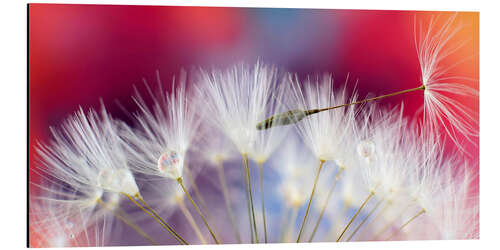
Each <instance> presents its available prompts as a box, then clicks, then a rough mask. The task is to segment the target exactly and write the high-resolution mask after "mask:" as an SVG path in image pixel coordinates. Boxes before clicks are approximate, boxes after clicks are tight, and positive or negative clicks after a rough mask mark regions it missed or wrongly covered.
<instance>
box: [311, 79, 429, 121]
mask: <svg viewBox="0 0 500 250" xmlns="http://www.w3.org/2000/svg"><path fill="white" fill-rule="evenodd" d="M417 90H425V86H424V85H422V86H420V87H417V88H412V89H405V90H401V91H397V92H393V93H390V94H386V95H381V96H376V97H372V98H367V99H364V100H361V101H356V102H351V103H346V104H341V105H337V106H333V107H328V108H322V109H312V110H307V111H306V114H307V115H312V114H315V113H319V112H322V111H326V110H332V109H337V108H342V107H346V106H350V105H355V104H362V103H365V102H370V101H375V100H379V99H382V98H386V97H390V96H395V95H401V94H405V93H409V92H413V91H417Z"/></svg>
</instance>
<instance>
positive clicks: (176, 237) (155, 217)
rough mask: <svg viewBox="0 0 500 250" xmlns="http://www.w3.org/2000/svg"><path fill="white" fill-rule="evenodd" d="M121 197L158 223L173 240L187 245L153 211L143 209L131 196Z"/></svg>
mask: <svg viewBox="0 0 500 250" xmlns="http://www.w3.org/2000/svg"><path fill="white" fill-rule="evenodd" d="M123 195H125V196H126V197H127V198H129V200H131V201H132V202H133V203H134V204H135V205H136V206H138V207H139V208H140V209H142V210H143V211H144V212H146V213H147V214H148V215H149V216H151V218H153V219H154V220H156V222H158V223H159V224H160V225H161V226H162V227H163V228H165V230H167V231H168V232H169V233H170V234H172V236H174V238H175V239H176V240H177V242H179V243H180V244H184V245H189V244H188V243H187V241H185V240H184V239H183V238H182V237H181V236H180V235H179V234H177V232H175V231H174V230H173V228H172V227H170V225H168V224H167V223H166V222H165V221H164V220H163V219H161V217H159V216H156V213H155V212H154V211H153V210H149V209H146V208H144V207H143V206H142V205H141V204H139V202H137V201H136V200H135V199H134V198H132V196H130V195H128V194H123ZM141 200H142V198H141ZM150 211H151V212H152V213H154V214H155V215H153V214H151V212H150Z"/></svg>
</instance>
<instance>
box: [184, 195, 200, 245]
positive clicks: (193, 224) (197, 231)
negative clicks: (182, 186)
mask: <svg viewBox="0 0 500 250" xmlns="http://www.w3.org/2000/svg"><path fill="white" fill-rule="evenodd" d="M177 203H178V205H179V208H180V209H181V212H182V213H183V214H184V216H185V217H186V219H187V220H188V222H189V224H190V225H191V227H192V228H193V230H194V232H195V234H196V235H197V236H198V239H200V241H201V243H203V244H207V240H205V237H204V236H203V234H202V233H201V230H200V228H199V227H198V225H197V224H196V222H195V220H194V218H193V215H192V214H191V212H189V209H187V207H186V205H185V204H184V199H179V200H177Z"/></svg>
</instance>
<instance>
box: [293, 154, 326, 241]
mask: <svg viewBox="0 0 500 250" xmlns="http://www.w3.org/2000/svg"><path fill="white" fill-rule="evenodd" d="M324 163H325V161H324V160H320V161H319V167H318V171H317V172H316V177H314V184H313V189H312V191H311V195H310V196H309V202H308V203H307V208H306V214H305V215H304V219H303V220H302V225H301V226H300V231H299V235H298V236H297V241H296V242H297V243H299V242H300V236H301V235H302V232H303V231H304V225H305V224H306V221H307V216H308V215H309V209H310V208H311V201H312V199H313V196H314V192H315V191H316V185H317V184H318V179H319V174H320V173H321V168H323V164H324Z"/></svg>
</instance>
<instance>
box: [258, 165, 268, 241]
mask: <svg viewBox="0 0 500 250" xmlns="http://www.w3.org/2000/svg"><path fill="white" fill-rule="evenodd" d="M263 169H264V163H259V182H260V195H261V200H262V219H263V223H264V242H265V243H267V226H266V208H265V207H266V205H265V196H264V178H263V175H264V173H263Z"/></svg>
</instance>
